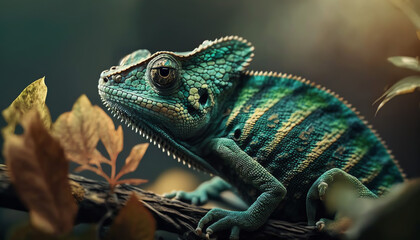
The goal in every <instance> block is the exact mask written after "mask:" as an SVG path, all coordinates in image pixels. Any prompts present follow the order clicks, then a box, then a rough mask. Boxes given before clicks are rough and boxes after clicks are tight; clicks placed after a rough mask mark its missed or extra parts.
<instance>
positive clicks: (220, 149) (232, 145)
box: [98, 36, 406, 239]
mask: <svg viewBox="0 0 420 240" xmlns="http://www.w3.org/2000/svg"><path fill="white" fill-rule="evenodd" d="M253 51H254V47H253V46H252V44H251V43H250V42H248V41H247V40H245V39H243V38H241V37H238V36H227V37H223V38H219V39H216V40H213V41H208V40H206V41H204V42H203V43H202V44H201V45H199V46H198V47H197V48H195V49H194V50H193V51H189V52H171V51H159V52H156V53H154V54H151V53H150V52H149V51H148V50H144V49H141V50H137V51H135V52H133V53H131V54H129V55H127V56H125V57H124V58H122V59H121V61H120V63H119V65H118V66H112V67H111V68H110V69H107V70H104V71H103V72H102V73H101V74H100V78H99V82H98V92H99V95H100V97H101V99H102V101H103V103H104V104H105V106H106V107H108V109H109V110H110V111H111V112H112V113H113V114H114V116H116V117H117V118H119V119H121V120H122V121H124V122H125V123H126V124H127V126H128V127H131V128H132V129H133V130H135V131H136V132H138V133H139V134H140V135H142V136H143V137H145V138H146V139H148V140H149V141H150V142H152V143H154V144H155V145H157V146H158V147H159V148H161V149H162V151H164V152H166V153H167V154H168V156H172V157H173V158H174V159H177V160H178V162H183V163H184V164H187V165H188V167H192V168H194V169H197V170H200V171H204V172H206V173H209V174H211V175H213V176H214V178H212V179H211V180H209V181H207V182H204V183H202V185H200V186H199V187H198V188H197V189H196V190H195V191H193V192H183V191H177V192H174V193H170V194H168V195H166V197H168V198H173V197H176V198H177V199H179V200H182V201H185V202H189V203H192V204H196V205H202V204H205V203H206V202H207V201H208V200H209V199H213V198H217V197H218V196H219V194H220V193H221V192H223V191H226V190H231V191H233V192H234V193H236V194H237V195H238V196H239V197H240V198H241V199H243V200H244V201H245V202H246V203H247V204H248V208H247V209H245V210H242V211H234V210H226V209H221V208H213V209H211V210H210V211H209V212H207V214H206V215H205V216H204V217H203V218H201V220H200V221H199V222H198V226H197V229H196V232H197V234H199V235H201V236H206V237H207V238H210V237H211V236H212V234H214V233H215V232H220V231H228V232H229V233H230V235H229V237H230V238H231V239H238V238H239V235H240V232H241V230H244V231H254V230H257V229H258V228H259V227H261V226H262V225H263V224H264V223H265V222H266V221H267V219H268V218H277V219H286V220H290V221H307V222H308V224H309V225H312V226H315V225H318V226H319V224H325V222H327V221H328V218H326V217H325V216H324V217H323V215H322V214H323V213H322V210H320V209H321V207H320V206H322V204H323V199H324V197H325V195H326V193H327V192H328V189H329V186H331V185H332V184H334V183H336V182H337V181H338V180H340V181H344V182H345V183H348V184H349V185H350V186H352V188H354V189H355V192H356V193H357V196H358V197H360V198H377V197H379V196H381V195H383V194H385V193H386V192H387V191H388V190H389V188H390V187H391V186H392V185H393V184H395V183H399V182H403V181H405V179H406V178H405V174H404V173H403V171H402V170H401V168H400V167H399V164H398V162H397V161H396V160H395V159H394V157H393V156H392V154H391V152H390V151H389V150H388V148H387V147H386V146H385V143H384V142H383V141H382V140H381V139H380V137H379V136H378V134H377V133H376V132H375V131H374V130H373V129H372V127H371V126H370V125H368V124H367V122H366V121H365V120H364V119H363V117H361V116H360V114H359V113H358V112H357V111H356V110H355V109H354V108H353V107H352V106H351V105H350V104H348V103H347V102H346V101H345V100H343V99H342V98H340V97H339V96H338V95H337V94H335V93H334V92H332V91H330V90H328V89H326V88H325V87H322V86H319V85H316V84H315V83H313V82H311V81H309V80H306V79H305V78H302V77H298V76H295V75H291V74H282V73H276V72H263V71H259V72H258V71H250V70H247V67H248V65H249V64H250V62H251V60H252V58H253V56H254V53H253ZM320 214H321V216H320ZM321 217H322V218H321ZM317 220H319V221H317Z"/></svg>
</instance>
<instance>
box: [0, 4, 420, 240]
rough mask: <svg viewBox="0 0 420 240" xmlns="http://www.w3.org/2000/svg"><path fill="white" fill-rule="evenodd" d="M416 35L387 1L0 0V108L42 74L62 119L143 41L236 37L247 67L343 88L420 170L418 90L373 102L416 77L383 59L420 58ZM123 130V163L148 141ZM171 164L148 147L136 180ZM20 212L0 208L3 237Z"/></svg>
mask: <svg viewBox="0 0 420 240" xmlns="http://www.w3.org/2000/svg"><path fill="white" fill-rule="evenodd" d="M417 2H419V1H417ZM417 7H420V6H417ZM415 30H416V29H415V28H414V26H412V24H411V22H410V21H409V20H408V19H407V18H406V16H405V15H403V14H402V13H401V12H400V11H399V10H398V9H396V8H395V7H393V5H391V4H390V3H389V1H384V0H370V1H366V0H352V1H348V0H300V1H291V0H270V1H251V0H247V1H238V0H235V1H233V0H213V1H185V0H177V1H170V0H166V1H159V0H158V1H134V0H125V1H115V0H114V1H111V0H72V1H59V0H40V1H30V0H21V1H5V0H1V1H0V70H1V73H2V74H3V75H2V77H1V80H0V81H1V85H0V97H1V101H0V109H4V108H6V107H7V106H8V105H9V104H10V103H11V102H12V101H13V100H14V98H15V97H16V96H17V95H18V94H19V93H20V92H21V91H22V90H23V89H24V88H25V87H26V86H27V85H28V84H30V83H31V82H32V81H34V80H36V79H38V78H40V77H42V76H46V84H47V86H48V88H49V92H48V97H47V104H48V106H49V108H50V111H51V114H52V117H53V119H54V120H55V119H56V118H57V117H58V115H59V114H61V113H62V112H65V111H69V110H70V109H71V106H72V104H73V102H74V101H75V100H76V99H77V98H78V97H79V96H80V95H81V94H86V95H87V96H88V97H89V99H90V100H91V101H92V102H93V103H94V104H98V105H101V103H100V99H99V96H98V94H97V80H98V78H99V74H100V72H101V71H102V70H104V69H108V68H109V67H110V66H112V65H116V64H117V63H118V61H119V60H120V59H121V58H122V57H123V56H124V55H125V54H128V53H130V52H132V51H134V50H136V49H140V48H145V49H149V50H150V51H151V52H152V53H153V52H155V51H159V50H173V51H188V50H192V49H194V48H195V47H197V46H198V45H199V44H200V43H201V42H202V41H204V40H206V39H209V40H213V39H215V38H218V37H222V36H225V35H239V36H242V37H244V38H246V39H248V40H249V41H251V42H252V43H253V45H254V46H255V48H256V50H255V57H254V60H253V62H252V63H251V65H250V66H249V69H254V70H273V71H278V72H286V73H293V74H296V75H301V76H304V77H306V78H309V79H311V80H312V81H314V82H316V83H319V84H321V85H324V86H326V87H327V88H329V89H331V90H333V91H334V92H336V93H338V94H339V95H340V96H342V97H344V99H346V100H348V101H349V102H350V103H352V105H353V106H355V107H356V108H357V109H358V110H359V111H360V112H361V113H362V115H364V116H365V117H366V118H367V120H368V121H369V122H370V123H371V124H373V126H374V128H375V129H377V130H378V132H379V133H380V135H381V136H382V138H383V139H384V140H385V141H386V142H387V144H388V146H389V147H390V148H391V149H392V150H393V153H394V154H395V156H396V158H397V159H399V161H400V164H401V166H402V167H403V169H405V171H406V173H407V174H408V176H409V177H419V176H420V144H419V143H420V110H419V102H420V95H419V94H418V93H415V94H410V95H404V96H400V97H397V98H395V99H394V100H392V101H391V102H390V103H388V104H387V105H386V106H385V107H384V108H383V109H382V110H381V111H380V112H379V113H378V115H377V116H376V117H375V116H374V112H375V109H376V108H375V107H373V106H372V103H373V101H374V100H375V99H376V98H378V97H379V96H380V95H381V94H382V93H383V91H384V88H385V87H386V86H390V84H392V83H394V82H396V81H397V80H399V79H401V78H403V77H405V76H407V75H410V74H413V73H412V72H410V71H409V70H403V69H399V68H396V67H394V66H392V65H391V64H390V63H388V62H387V61H386V58H387V57H389V56H395V55H406V56H416V55H418V53H419V50H420V41H419V40H418V39H417V38H416V34H415ZM0 124H1V125H4V124H5V123H4V121H3V119H2V120H1V121H0ZM124 134H125V138H124V141H125V150H124V152H123V153H122V154H121V155H120V158H121V161H122V160H123V159H124V158H125V156H127V155H128V153H129V150H130V149H131V147H132V146H133V145H135V144H137V143H139V142H145V139H143V138H142V137H140V136H138V135H136V134H134V133H133V132H131V129H130V130H128V129H127V128H125V127H124ZM173 167H178V168H183V166H182V165H180V164H178V163H177V162H176V161H173V160H172V158H169V157H167V156H166V154H163V153H161V152H160V151H159V150H158V149H157V147H155V146H150V147H149V149H148V151H147V153H146V155H145V157H144V159H143V160H142V162H141V163H140V166H139V169H138V170H137V171H136V173H134V174H133V175H132V176H137V177H140V178H146V179H149V181H150V183H151V184H153V183H154V181H155V180H156V179H157V178H158V176H159V175H160V174H161V173H163V172H164V171H165V170H167V169H170V168H173ZM193 174H196V173H193ZM87 176H89V177H94V176H93V175H87ZM190 177H191V176H190ZM198 177H199V179H201V180H203V179H206V176H203V175H200V174H198ZM149 186H150V185H149ZM144 187H147V186H146V185H145V186H144ZM15 217H16V219H18V217H19V216H17V215H16V214H12V212H11V211H2V212H0V229H1V231H0V234H4V230H5V229H6V228H8V223H10V222H13V221H15V220H13V218H15ZM16 221H18V220H16ZM2 236H3V235H0V239H2Z"/></svg>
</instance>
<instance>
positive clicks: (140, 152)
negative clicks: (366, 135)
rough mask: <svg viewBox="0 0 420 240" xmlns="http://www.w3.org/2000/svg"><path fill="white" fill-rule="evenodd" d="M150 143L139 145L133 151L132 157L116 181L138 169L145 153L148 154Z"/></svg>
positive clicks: (128, 159) (126, 160)
mask: <svg viewBox="0 0 420 240" xmlns="http://www.w3.org/2000/svg"><path fill="white" fill-rule="evenodd" d="M147 147H149V144H148V143H142V144H137V145H136V146H134V147H133V148H132V149H131V152H130V155H128V157H127V158H126V159H125V164H124V166H123V167H122V168H121V170H120V172H119V173H118V175H117V177H116V179H119V178H120V177H122V176H123V175H125V174H127V173H131V172H133V171H135V170H136V169H137V166H138V165H139V163H140V160H141V159H142V158H143V156H144V153H146V150H147Z"/></svg>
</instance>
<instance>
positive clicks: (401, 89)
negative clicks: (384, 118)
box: [373, 76, 420, 113]
mask: <svg viewBox="0 0 420 240" xmlns="http://www.w3.org/2000/svg"><path fill="white" fill-rule="evenodd" d="M417 88H420V76H409V77H406V78H403V79H401V80H400V81H398V82H397V83H395V84H394V85H392V86H391V87H390V88H389V89H388V90H387V91H386V92H385V93H384V94H383V95H382V96H381V97H379V98H378V99H377V100H376V101H375V102H374V103H373V104H375V103H377V102H378V101H381V99H382V101H381V103H380V104H379V106H378V109H377V110H376V113H378V111H379V110H380V109H381V108H382V107H383V106H384V105H385V103H387V102H388V101H389V100H391V99H392V98H394V97H395V96H398V95H402V94H407V93H412V92H414V91H415V90H416V89H417Z"/></svg>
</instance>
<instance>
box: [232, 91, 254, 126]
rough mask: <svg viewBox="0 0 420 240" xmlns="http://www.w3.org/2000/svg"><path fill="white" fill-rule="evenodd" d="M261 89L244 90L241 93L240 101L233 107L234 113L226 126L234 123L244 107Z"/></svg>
mask: <svg viewBox="0 0 420 240" xmlns="http://www.w3.org/2000/svg"><path fill="white" fill-rule="evenodd" d="M259 90H260V89H259V88H251V89H250V88H244V89H242V91H241V93H239V96H240V99H238V102H237V103H236V104H235V106H234V107H233V110H232V112H231V113H230V115H229V118H228V120H227V121H226V126H228V125H229V124H231V123H232V121H233V120H234V119H235V118H236V116H238V114H239V113H240V112H241V109H242V106H243V105H244V104H245V103H246V102H247V101H248V100H249V99H251V98H252V97H253V96H254V95H255V94H256V93H257V92H258V91H259Z"/></svg>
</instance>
